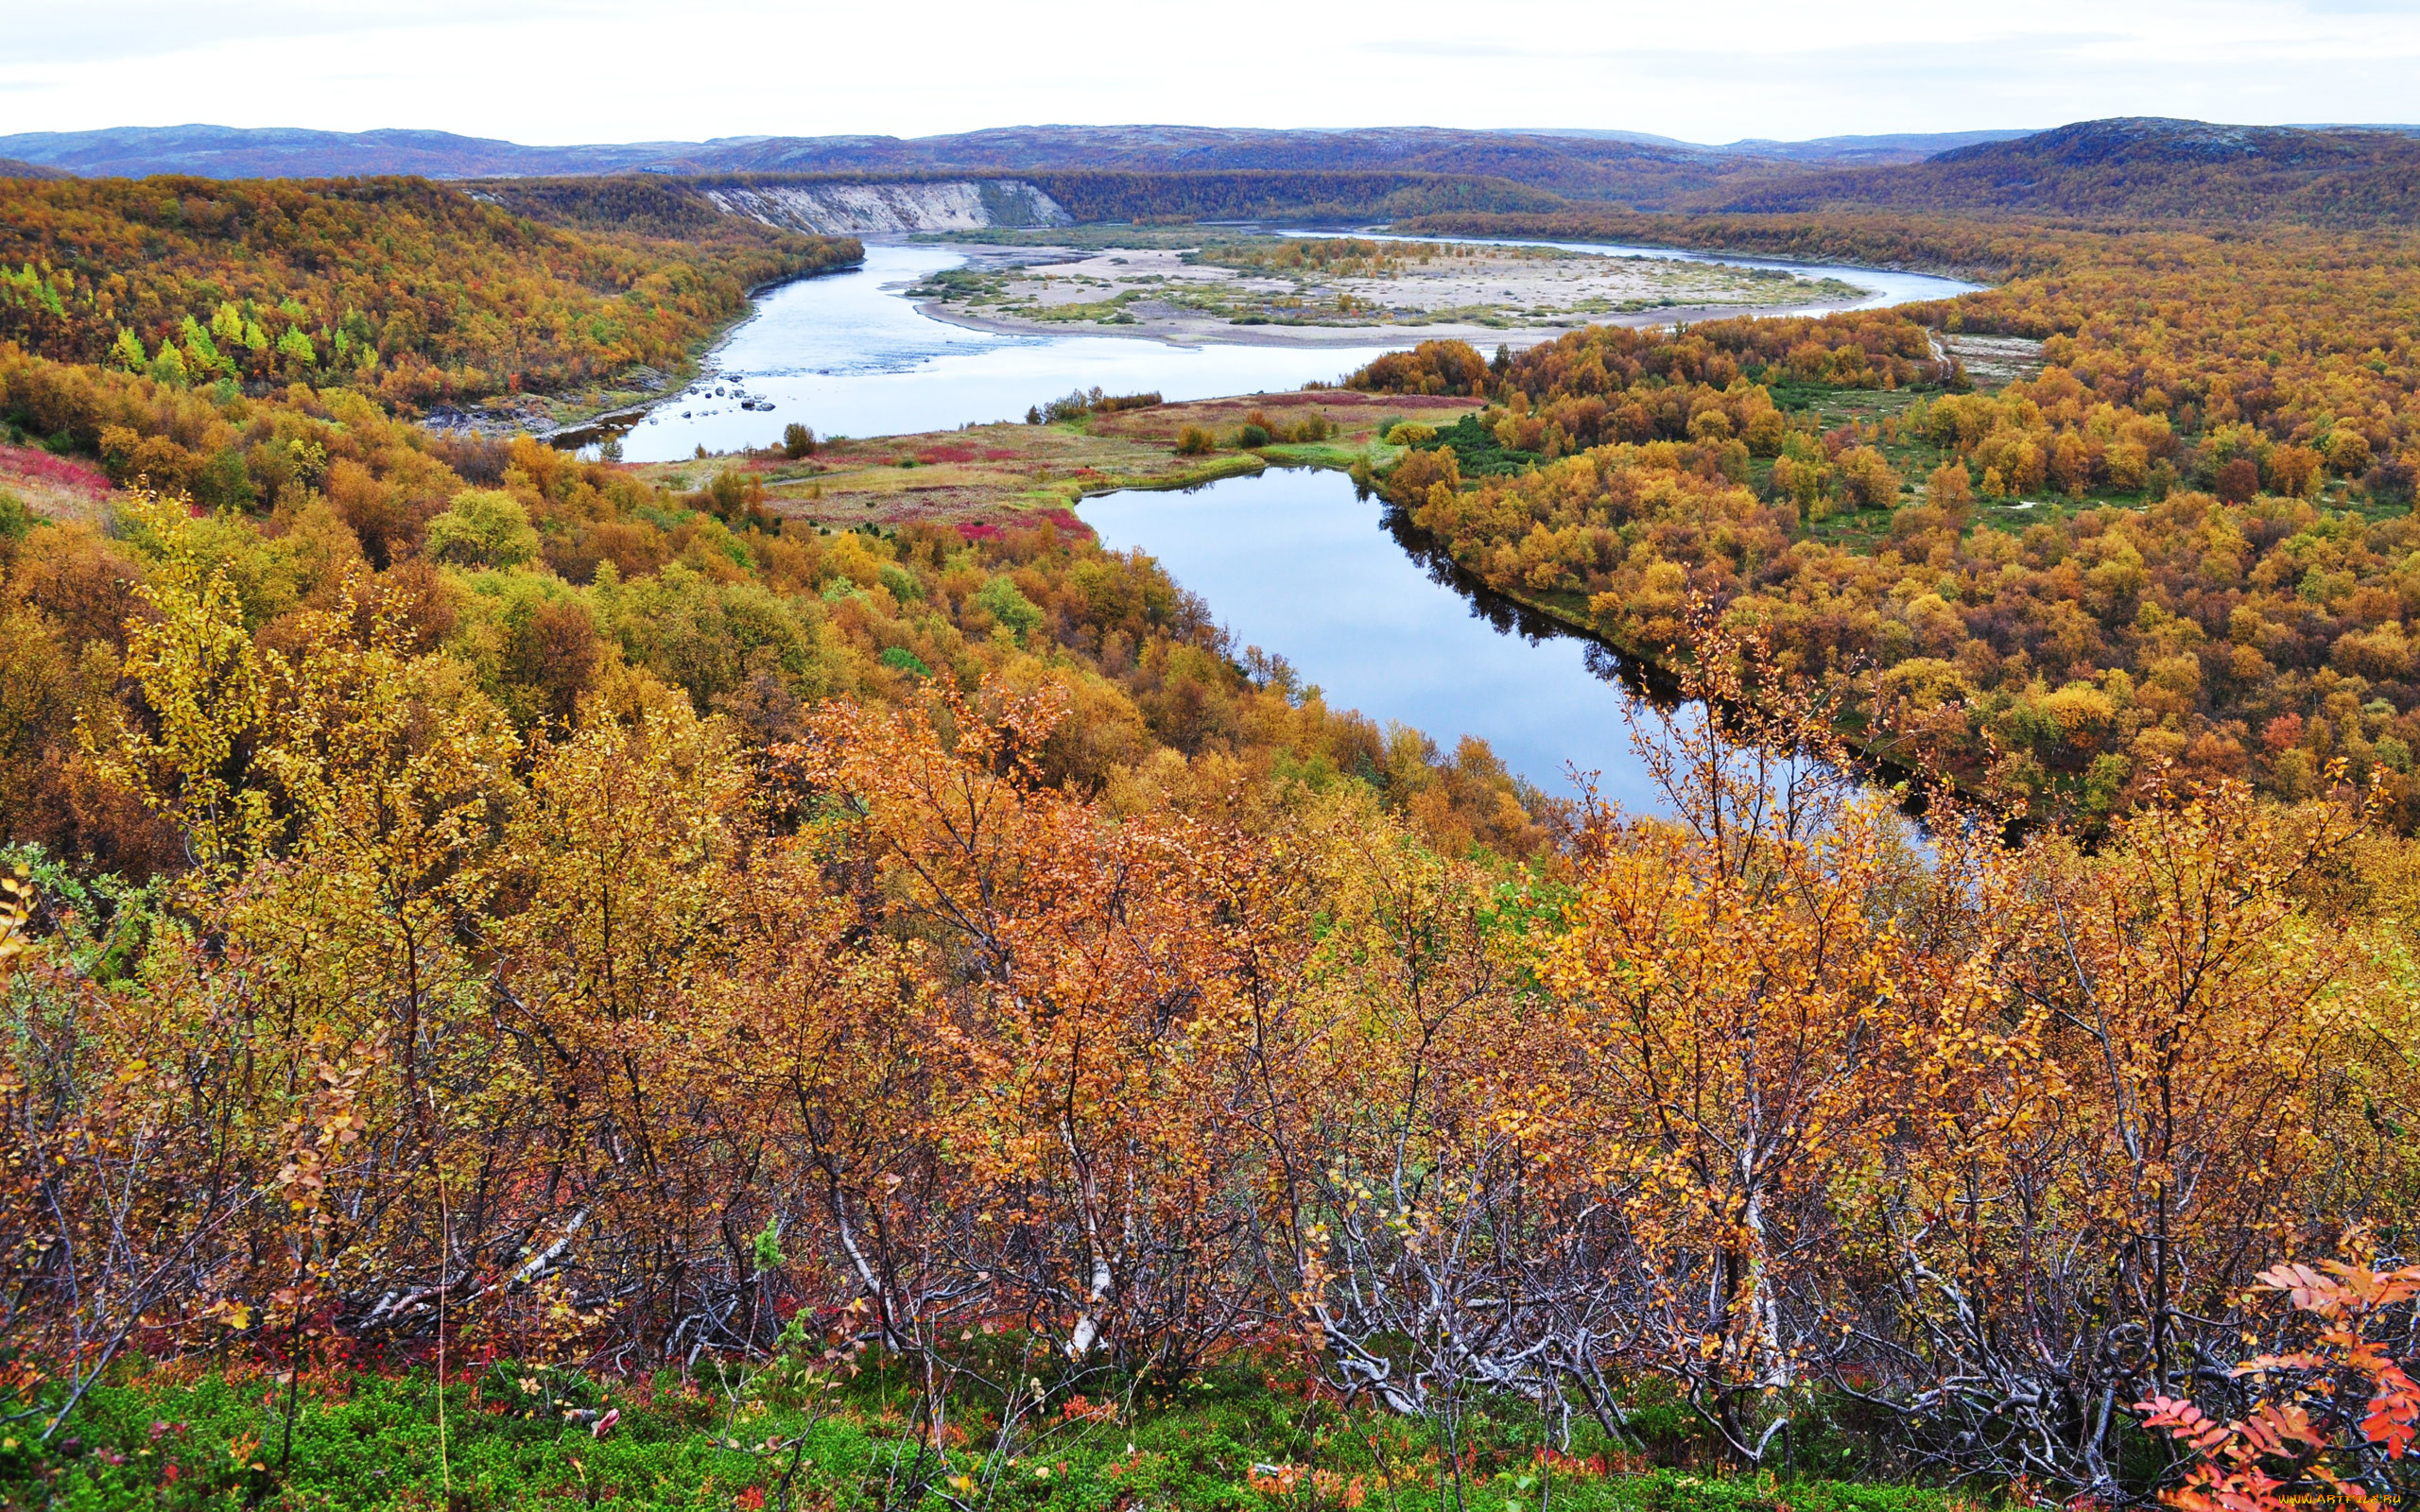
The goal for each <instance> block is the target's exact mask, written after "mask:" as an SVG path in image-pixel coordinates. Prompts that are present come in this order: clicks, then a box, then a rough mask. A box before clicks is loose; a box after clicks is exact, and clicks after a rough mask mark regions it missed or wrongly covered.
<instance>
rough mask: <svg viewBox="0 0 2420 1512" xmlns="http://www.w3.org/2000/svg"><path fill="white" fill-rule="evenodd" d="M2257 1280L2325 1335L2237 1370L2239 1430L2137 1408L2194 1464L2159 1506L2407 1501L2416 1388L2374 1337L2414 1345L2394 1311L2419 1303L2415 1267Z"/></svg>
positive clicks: (2174, 1404) (2176, 1407) (2365, 1505)
mask: <svg viewBox="0 0 2420 1512" xmlns="http://www.w3.org/2000/svg"><path fill="white" fill-rule="evenodd" d="M2260 1280H2261V1283H2262V1284H2263V1285H2266V1286H2269V1287H2271V1288H2273V1289H2274V1290H2276V1291H2280V1292H2284V1293H2285V1294H2286V1295H2287V1297H2288V1299H2289V1300H2290V1301H2291V1302H2292V1304H2293V1305H2294V1307H2295V1308H2296V1309H2297V1310H2298V1311H2301V1312H2304V1313H2308V1314H2313V1315H2314V1316H2315V1317H2316V1319H2317V1320H2318V1321H2319V1324H2320V1328H2319V1332H2318V1333H2317V1335H2316V1336H2315V1337H2314V1338H2313V1339H2312V1340H2311V1341H2310V1345H2309V1347H2308V1349H2300V1350H2296V1351H2294V1352H2291V1353H2288V1354H2263V1355H2258V1356H2256V1357H2255V1358H2253V1359H2250V1360H2246V1361H2245V1362H2243V1363H2242V1364H2241V1365H2238V1366H2236V1367H2235V1369H2234V1370H2233V1371H2232V1372H2231V1374H2233V1375H2234V1376H2236V1377H2237V1378H2238V1379H2243V1380H2247V1381H2249V1382H2250V1383H2251V1386H2252V1392H2253V1406H2252V1411H2251V1412H2250V1414H2249V1415H2248V1416H2246V1417H2242V1418H2240V1419H2237V1420H2234V1421H2229V1422H2220V1421H2218V1420H2217V1419H2215V1418H2213V1417H2210V1416H2209V1415H2208V1414H2207V1413H2204V1411H2203V1410H2202V1409H2201V1408H2200V1407H2197V1406H2195V1405H2194V1404H2193V1403H2192V1402H2191V1401H2188V1400H2184V1399H2183V1398H2178V1397H2166V1396H2155V1397H2152V1398H2151V1399H2150V1400H2147V1401H2139V1402H2136V1403H2135V1411H2137V1412H2139V1413H2141V1414H2142V1415H2143V1422H2144V1425H2145V1426H2146V1427H2150V1428H2154V1429H2157V1430H2159V1431H2160V1432H2162V1433H2165V1434H2167V1435H2169V1437H2171V1438H2173V1439H2175V1440H2176V1441H2177V1442H2178V1443H2179V1444H2182V1445H2184V1446H2185V1447H2187V1448H2188V1449H2190V1450H2191V1451H2193V1452H2194V1454H2195V1456H2196V1457H2195V1462H2194V1464H2193V1466H2192V1468H2191V1469H2190V1470H2189V1471H2188V1472H2187V1476H2186V1479H2185V1483H2184V1484H2183V1485H2182V1486H2177V1487H2176V1488H2175V1489H2173V1490H2171V1491H2169V1492H2168V1493H2167V1495H2166V1497H2165V1498H2164V1500H2165V1501H2166V1502H2167V1503H2169V1505H2171V1506H2175V1507H2180V1508H2183V1509H2185V1512H2284V1509H2286V1508H2289V1507H2291V1506H2295V1505H2299V1504H2304V1503H2308V1500H2309V1498H2310V1497H2311V1496H2312V1495H2313V1494H2314V1493H2315V1494H2317V1495H2319V1496H2322V1497H2327V1498H2333V1499H2336V1500H2339V1501H2341V1502H2342V1503H2343V1504H2345V1505H2348V1506H2354V1507H2359V1508H2360V1509H2362V1512H2383V1509H2384V1508H2385V1507H2386V1506H2387V1504H2388V1503H2389V1502H2390V1501H2391V1500H2392V1501H2408V1499H2409V1497H2410V1495H2411V1492H2412V1491H2413V1490H2414V1489H2415V1485H2416V1484H2420V1477H2415V1476H2413V1475H2412V1473H2411V1465H2412V1463H2413V1461H2412V1460H2411V1459H2409V1458H2408V1457H2407V1456H2409V1455H2410V1453H2411V1445H2412V1440H2413V1438H2414V1437H2415V1435H2420V1427H2415V1424H2420V1384H2415V1383H2413V1381H2412V1378H2411V1374H2410V1373H2409V1371H2408V1370H2407V1368H2406V1363H2404V1362H2398V1361H2397V1360H2396V1359H2395V1357H2394V1353H2393V1352H2392V1351H2391V1349H2390V1348H2389V1345H2388V1343H2387V1341H2386V1340H2385V1339H2383V1338H2382V1337H2380V1336H2379V1335H2380V1334H2382V1333H2384V1332H2386V1331H2388V1330H2389V1329H2392V1328H2396V1327H2398V1326H2399V1327H2400V1329H2401V1330H2402V1332H2404V1334H2405V1342H2406V1344H2407V1346H2408V1345H2409V1342H2410V1329H2411V1315H2410V1314H2409V1313H2408V1312H2398V1309H2401V1308H2402V1306H2403V1304H2405V1303H2407V1302H2409V1301H2411V1299H2412V1297H2414V1296H2420V1265H2408V1266H2405V1267H2404V1268H2402V1269H2400V1270H2390V1271H2377V1270H2371V1269H2369V1268H2368V1267H2366V1266H2362V1265H2356V1264H2348V1263H2341V1262H2337V1261H2327V1262H2323V1263H2321V1264H2319V1265H2317V1266H2315V1267H2314V1266H2310V1265H2304V1264H2288V1265H2279V1266H2277V1267H2275V1268H2274V1269H2273V1270H2268V1271H2264V1272H2262V1273H2261V1276H2260ZM2409 1352H2410V1351H2409V1349H2408V1348H2407V1349H2406V1353H2407V1354H2409Z"/></svg>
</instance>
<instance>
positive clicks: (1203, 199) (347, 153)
mask: <svg viewBox="0 0 2420 1512" xmlns="http://www.w3.org/2000/svg"><path fill="white" fill-rule="evenodd" d="M0 158H6V159H15V160H18V161H19V162H21V163H26V164H31V165H33V167H34V169H35V170H37V171H39V170H44V169H46V170H51V171H64V172H67V173H72V174H75V175H78V176H81V177H105V176H106V177H132V176H142V175H149V174H157V173H188V174H196V175H199V176H202V177H208V178H223V179H236V178H265V177H267V178H314V177H328V178H334V177H354V176H368V175H378V174H418V175H422V176H423V177H427V178H433V179H480V180H488V181H489V182H491V183H493V182H497V181H501V180H509V179H537V178H544V179H566V178H578V177H583V176H598V175H636V174H647V175H660V176H666V177H672V178H678V179H683V180H714V179H732V178H738V177H752V176H765V175H777V176H781V177H782V178H783V179H785V180H797V179H799V178H800V177H802V176H804V177H806V178H815V179H833V178H849V177H854V178H856V179H859V180H867V179H890V180H910V181H914V180H925V179H929V178H930V177H932V176H937V175H938V176H949V177H953V178H964V179H968V180H997V179H1003V178H1014V179H1018V180H1029V181H1033V182H1037V183H1039V182H1043V181H1044V180H1046V179H1048V180H1050V183H1051V185H1053V186H1052V187H1050V188H1049V189H1048V192H1049V193H1051V194H1052V195H1054V196H1058V195H1060V193H1061V191H1062V189H1063V190H1064V191H1065V194H1066V196H1067V198H1068V200H1069V208H1070V210H1071V211H1073V212H1074V213H1075V214H1077V215H1079V216H1087V215H1089V214H1090V213H1092V212H1096V211H1097V212H1098V213H1099V214H1103V215H1122V214H1126V213H1129V209H1130V207H1131V213H1132V214H1137V215H1140V214H1153V215H1157V214H1168V215H1183V214H1187V213H1198V214H1201V215H1214V216H1225V215H1311V214H1337V215H1381V214H1383V215H1415V214H1421V213H1424V212H1427V213H1448V212H1453V211H1457V210H1461V211H1471V212H1482V211H1484V212H1494V213H1518V212H1530V213H1545V212H1546V211H1548V210H1551V209H1552V208H1553V207H1554V206H1555V204H1556V203H1557V202H1568V203H1569V204H1570V205H1571V206H1573V207H1574V208H1594V207H1606V208H1616V209H1622V210H1634V211H1640V212H1648V213H1656V212H1679V211H1735V212H1750V213H1798V212H1814V211H1826V212H1854V211H1874V210H1890V211H1901V212H1932V213H1939V212H1947V213H1954V214H1964V215H1975V214H1982V215H1993V214H2007V215H2034V216H2043V215H2048V216H2054V217H2061V218H2070V219H2078V220H2127V221H2135V222H2141V221H2147V220H2149V221H2175V222H2213V221H2218V222H2224V221H2246V220H2260V221H2277V220H2287V221H2298V222H2305V223H2309V224H2315V225H2334V226H2373V225H2414V224H2420V129H2414V128H2411V127H2403V126H2393V127H2325V128H2303V127H2245V126H2221V125H2213V124H2211V123H2208V122H2204V121H2178V120H2165V119H2157V118H2142V117H2124V118H2118V119H2112V120H2105V121H2083V122H2079V123H2077V124H2074V125H2071V126H2063V127H2059V128H2056V129H2051V130H2048V131H2036V132H2031V133H2026V132H2017V131H2005V130H1996V131H1966V132H1945V133H1934V134H1928V135H1927V134H1909V135H1895V136H1835V137H1819V138H1815V139H1812V140H1809V141H1805V142H1777V141H1768V140H1763V139H1750V140H1743V141H1738V142H1733V143H1728V144H1725V145H1722V146H1703V145H1699V144H1694V143H1688V142H1678V141H1673V140H1671V139H1669V138H1665V137H1655V136H1651V135H1648V134H1646V133H1643V132H1636V131H1617V130H1582V129H1543V130H1494V131H1470V130H1452V129H1443V128H1434V127H1386V128H1369V129H1353V130H1242V129H1226V128H1216V127H1193V126H1021V127H1004V128H999V129H991V130H982V131H966V132H960V133H958V134H955V135H950V136H928V137H890V136H816V137H801V136H765V137H722V138H717V139H715V140H712V141H705V142H640V143H628V144H622V145H618V146H522V145H520V144H518V143H512V142H502V141H496V140H493V139H489V138H483V137H468V136H457V135H454V134H452V133H450V132H444V131H402V130H389V131H363V132H358V133H351V134H348V133H343V132H335V131H308V130H299V129H236V128H232V127H219V126H181V127H145V128H122V129H111V130H103V131H71V132H36V133H29V134H26V135H20V136H0ZM1075 201H1082V202H1083V205H1084V208H1081V209H1079V208H1078V207H1077V205H1076V203H1075ZM632 203H633V204H635V203H636V201H632ZM666 214H673V215H676V216H678V215H693V214H695V206H694V204H687V203H684V204H683V205H682V206H680V207H679V208H678V209H677V211H676V209H675V207H674V206H673V204H672V202H671V201H668V200H667V201H665V202H664V203H663V204H660V205H652V206H651V207H650V209H649V211H648V216H650V217H660V216H661V215H666Z"/></svg>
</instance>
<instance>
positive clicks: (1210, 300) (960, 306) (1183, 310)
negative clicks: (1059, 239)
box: [908, 233, 1871, 348]
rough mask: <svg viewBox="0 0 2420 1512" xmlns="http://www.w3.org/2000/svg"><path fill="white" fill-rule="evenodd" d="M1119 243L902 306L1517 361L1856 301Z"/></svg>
mask: <svg viewBox="0 0 2420 1512" xmlns="http://www.w3.org/2000/svg"><path fill="white" fill-rule="evenodd" d="M1133 242H1134V245H1126V244H1124V243H1122V242H1111V243H1110V244H1108V245H1105V246H1104V245H1086V246H1082V247H1072V246H1071V247H1066V248H1053V247H1031V246H1029V247H1027V248H1024V249H1022V251H1023V253H1024V260H1023V261H1022V262H1020V263H1018V264H1014V265H1011V266H1000V265H999V264H997V263H996V262H994V263H990V264H988V265H987V264H985V263H979V262H978V263H975V264H970V265H969V266H962V267H954V268H947V269H942V270H941V271H938V272H936V273H934V274H931V275H929V276H928V277H926V278H925V280H923V281H922V282H921V283H918V284H917V285H916V286H914V287H913V288H911V289H909V290H908V298H909V299H911V300H913V301H915V302H916V305H917V308H919V309H920V310H922V311H923V312H924V313H925V315H927V316H929V317H931V318H934V319H937V320H943V321H947V322H949V323H951V324H954V325H959V326H961V327H964V328H966V329H970V330H977V331H987V332H994V333H997V334H1000V335H1062V336H1063V335H1073V334H1082V335H1116V336H1127V337H1139V338H1142V339H1146V340H1154V341H1161V342H1166V343H1168V344H1171V345H1177V346H1203V345H1211V344H1220V345H1245V346H1288V347H1329V346H1366V345H1368V344H1369V343H1370V342H1371V341H1372V340H1373V339H1374V338H1376V339H1379V340H1383V341H1388V342H1400V343H1402V344H1405V345H1409V344H1412V343H1414V342H1418V341H1427V340H1437V339H1447V338H1450V339H1456V340H1464V341H1469V342H1471V343H1473V344H1474V345H1478V346H1481V347H1482V348H1484V347H1488V346H1494V345H1508V346H1513V347H1516V348H1518V347H1528V346H1532V345H1535V344H1537V343H1539V342H1542V341H1548V340H1552V339H1553V338H1554V337H1556V336H1558V335H1562V334H1563V333H1564V332H1565V331H1568V330H1571V329H1574V328H1576V327H1579V326H1582V325H1588V324H1614V325H1628V326H1654V325H1667V324H1670V323H1672V322H1674V321H1679V320H1696V319H1705V318H1719V317H1723V316H1740V315H1777V314H1784V313H1792V314H1796V313H1806V312H1807V311H1810V310H1827V309H1845V308H1848V307H1850V306H1852V305H1855V304H1857V303H1858V302H1860V301H1864V300H1865V299H1867V298H1868V297H1869V295H1870V293H1871V291H1870V290H1868V289H1866V288H1865V287H1863V286H1861V285H1858V284H1856V283H1849V282H1847V281H1845V280H1841V279H1836V278H1829V277H1826V278H1808V277H1805V276H1801V275H1798V274H1794V273H1791V272H1789V271H1785V270H1782V269H1778V268H1772V267H1747V266H1734V265H1729V264H1721V263H1707V262H1685V261H1676V260H1672V259H1668V258H1660V257H1649V256H1626V255H1615V254H1598V253H1590V252H1582V251H1575V250H1571V249H1559V248H1539V247H1515V246H1500V245H1489V244H1480V243H1437V242H1404V241H1398V240H1393V239H1390V238H1383V237H1376V238H1374V237H1366V236H1341V237H1320V238H1292V237H1266V236H1260V237H1241V238H1237V237H1233V236H1226V237H1221V236H1219V235H1218V234H1216V233H1213V234H1209V235H1204V236H1201V237H1199V238H1194V239H1192V240H1191V242H1190V243H1188V241H1187V240H1184V239H1178V240H1175V241H1173V242H1172V241H1171V240H1170V239H1168V238H1167V237H1165V236H1155V237H1143V236H1137V237H1135V238H1133ZM969 250H970V251H973V250H975V249H969Z"/></svg>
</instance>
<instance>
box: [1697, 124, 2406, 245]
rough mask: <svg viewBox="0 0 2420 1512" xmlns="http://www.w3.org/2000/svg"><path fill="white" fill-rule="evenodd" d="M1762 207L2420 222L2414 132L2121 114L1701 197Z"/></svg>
mask: <svg viewBox="0 0 2420 1512" xmlns="http://www.w3.org/2000/svg"><path fill="white" fill-rule="evenodd" d="M1691 208H1695V209H1702V210H1725V211H1741V212H1749V213H1756V214H1776V213H1803V212H1841V211H1874V210H1890V211H1909V212H1920V213H1926V214H1953V215H1954V214H1964V215H1977V214H1979V215H2004V214H2005V215H2057V216H2071V217H2077V218H2083V219H2094V220H2114V219H2121V218H2122V219H2126V220H2130V221H2135V222H2140V221H2147V220H2167V221H2183V222H2203V223H2208V222H2242V221H2292V222H2297V223H2301V224H2306V225H2314V226H2341V227H2348V228H2350V227H2362V226H2382V225H2414V224H2420V139H2415V138H2413V137H2412V136H2411V135H2410V134H2408V133H2406V132H2402V131H2396V130H2390V129H2351V128H2344V129H2326V130H2306V129H2298V128H2293V127H2246V126H2221V125H2213V124H2211V123H2209V122H2204V121H2178V120H2166V119H2157V118H2146V117H2126V118H2118V119H2111V120H2102V121H2082V122H2078V123H2076V124H2074V125H2071V126H2063V127H2060V128H2058V129H2055V130H2049V131H2042V132H2037V133H2035V134H2034V135H2032V136H2028V137H2020V138H2017V139H2015V140H2013V141H2006V142H1990V143H1981V144H1977V145H1975V146H1963V147H1958V148H1954V149H1952V150H1950V151H1948V152H1945V153H1942V154H1940V155H1939V156H1937V157H1934V158H1932V159H1930V160H1929V161H1927V162H1925V163H1911V164H1903V165H1895V166H1888V167H1878V168H1863V169H1836V170H1830V171H1825V172H1820V173H1811V174H1804V175H1800V176H1798V177H1795V178H1792V179H1788V180H1772V181H1768V182H1764V183H1760V184H1756V185H1754V186H1743V187H1740V188H1737V189H1723V190H1718V191H1716V192H1713V193H1711V194H1707V195H1703V196H1701V197H1699V198H1697V199H1696V200H1695V201H1693V204H1692V207H1691Z"/></svg>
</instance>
